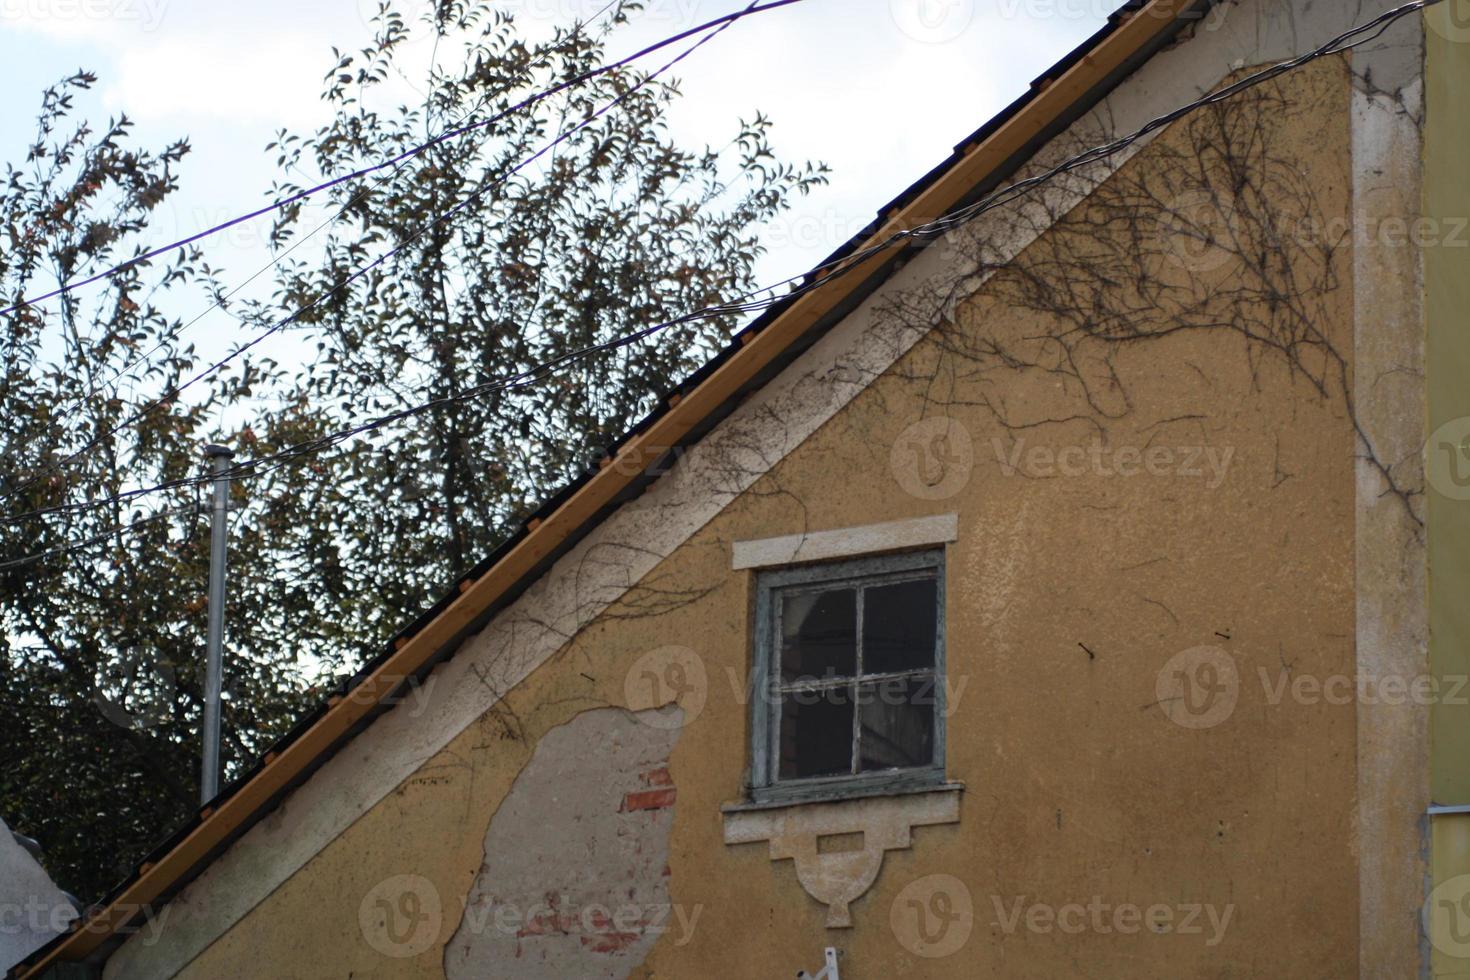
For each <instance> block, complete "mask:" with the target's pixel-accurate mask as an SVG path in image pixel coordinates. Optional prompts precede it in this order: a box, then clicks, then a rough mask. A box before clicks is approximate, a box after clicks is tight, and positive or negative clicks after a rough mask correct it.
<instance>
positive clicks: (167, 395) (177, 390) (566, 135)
mask: <svg viewBox="0 0 1470 980" xmlns="http://www.w3.org/2000/svg"><path fill="white" fill-rule="evenodd" d="M782 2H783V3H793V2H797V0H782ZM767 6H768V7H769V6H770V5H769V4H768V5H767ZM758 9H761V8H759V7H758V5H757V4H756V3H752V4H751V5H750V6H748V7H746V8H745V13H750V12H753V11H755V10H758ZM739 19H740V16H739V15H737V16H734V17H731V18H722V20H723V23H720V24H719V26H718V27H716V28H714V29H713V30H711V31H710V33H708V34H706V35H705V36H704V37H702V38H700V39H699V40H698V41H696V42H695V43H694V44H692V45H690V46H689V47H688V48H687V49H685V50H684V51H683V52H681V53H680V54H679V55H678V56H677V57H675V58H673V59H671V60H670V61H668V62H667V63H665V64H664V65H662V66H661V67H659V68H658V69H656V70H655V71H653V72H652V73H650V74H648V75H646V76H644V77H643V78H641V79H639V80H638V82H637V83H636V84H634V85H633V86H632V87H631V88H629V89H628V90H627V91H625V92H622V93H620V94H619V95H618V96H617V97H616V98H614V99H612V100H611V101H609V102H607V103H605V104H604V105H602V106H601V107H600V108H599V109H598V110H597V111H595V112H593V113H592V114H591V115H589V116H588V117H587V118H586V119H583V120H582V121H581V122H579V123H577V124H576V125H575V126H572V127H571V128H569V129H567V130H565V131H563V132H562V133H560V134H559V135H558V136H557V137H556V138H555V139H553V140H552V141H551V142H550V143H548V144H546V145H545V146H543V147H542V148H541V149H540V150H538V151H537V152H536V153H534V154H532V155H531V156H529V157H527V158H525V159H524V160H522V161H520V162H519V163H518V164H516V165H515V166H514V167H512V168H510V169H509V170H507V171H505V172H503V173H501V174H499V175H498V176H496V177H495V178H494V179H493V180H487V181H484V182H482V183H481V184H480V186H479V187H477V188H476V189H475V190H474V191H473V192H471V193H470V194H469V195H468V196H467V197H465V198H464V199H463V200H461V201H460V202H459V203H457V204H455V205H454V206H453V207H451V208H449V209H448V210H447V211H444V212H442V213H441V214H439V215H438V216H436V217H435V218H434V219H433V220H432V221H430V222H428V223H427V224H425V225H423V226H422V227H420V228H419V229H418V230H417V231H416V232H414V233H413V234H412V235H410V236H409V237H408V238H406V239H404V240H403V241H401V242H399V243H398V244H397V245H395V246H393V247H392V248H391V249H389V250H388V251H386V252H384V253H383V254H382V255H380V256H378V257H377V258H376V259H374V260H373V261H372V262H369V263H368V264H367V265H364V266H362V267H360V268H358V269H357V270H356V271H354V272H352V273H351V274H350V275H348V276H347V277H346V278H344V279H343V280H342V281H341V282H339V283H337V284H336V285H335V286H332V287H331V288H330V289H327V290H325V291H323V292H321V293H318V294H317V296H316V297H315V298H314V299H312V300H311V301H310V302H309V303H307V304H305V305H304V306H301V307H298V308H297V309H296V310H294V311H293V312H292V313H290V314H289V315H288V316H286V317H284V318H283V319H281V320H279V321H277V322H276V323H275V324H273V325H272V326H271V327H270V328H269V329H267V330H265V331H264V332H262V333H260V334H259V335H257V336H256V337H254V338H253V339H252V340H250V341H249V342H248V343H246V344H244V345H242V346H240V347H238V348H236V349H235V350H233V351H231V352H230V353H229V354H227V355H226V356H225V357H223V358H221V359H220V360H218V361H216V362H214V363H213V364H211V365H209V366H208V367H206V368H204V369H202V370H200V371H198V372H196V373H195V374H194V375H193V376H192V377H190V378H189V379H188V380H187V381H185V382H184V383H183V384H180V385H177V386H175V387H173V388H170V389H169V390H168V391H166V392H164V393H163V394H161V395H159V396H158V397H157V398H154V399H153V400H152V401H150V402H148V404H146V405H144V406H143V407H142V408H141V409H139V410H137V411H136V412H134V413H133V414H131V415H129V416H128V417H127V418H125V419H123V420H122V421H121V422H118V423H116V424H115V425H113V426H112V427H111V428H109V429H107V430H105V431H103V432H100V433H98V434H97V435H95V436H93V437H92V438H91V439H89V440H88V441H87V442H86V443H84V444H83V445H82V446H81V447H79V448H78V449H75V450H73V451H72V452H70V453H68V454H67V455H66V456H63V457H61V458H60V459H58V460H55V461H53V462H51V463H49V464H47V465H46V466H45V468H43V469H42V470H41V471H40V472H39V473H36V474H35V475H33V476H32V477H31V478H30V479H28V480H26V481H25V482H23V483H21V484H20V485H19V486H17V487H14V488H12V489H10V490H8V491H6V492H5V493H4V494H0V500H4V499H9V498H11V497H13V496H15V495H16V494H18V493H21V492H23V491H25V490H27V489H29V488H30V487H32V486H34V485H35V484H36V482H37V481H38V480H40V479H41V478H43V477H45V476H47V475H48V474H50V473H55V472H56V471H57V470H58V469H60V468H61V467H64V466H66V465H67V464H69V463H71V462H72V461H73V460H75V459H77V458H78V457H79V456H81V455H83V454H84V453H86V452H87V451H88V450H90V449H92V448H93V447H94V446H96V445H97V444H98V443H100V442H102V441H103V440H104V439H108V438H110V437H112V436H114V435H116V434H117V433H118V432H121V431H122V430H123V429H125V428H127V427H128V426H130V425H132V424H134V423H135V422H138V421H139V420H141V419H143V418H144V417H146V416H147V415H148V414H149V413H150V412H152V411H153V410H154V409H155V408H157V407H158V406H160V405H163V404H167V403H169V402H171V401H173V400H174V399H176V398H177V397H178V396H179V394H181V393H182V392H184V391H185V390H187V389H188V388H190V387H192V386H193V385H195V384H197V383H198V382H199V381H202V380H203V379H204V378H206V377H208V376H209V375H210V374H213V373H214V372H215V371H218V370H219V369H220V368H222V367H224V366H225V365H227V364H229V363H230V362H231V361H233V360H234V359H235V358H237V357H239V356H240V355H241V354H244V353H245V352H247V351H249V350H251V349H252V348H254V347H256V346H257V345H259V344H261V343H263V342H264V341H265V340H267V339H268V338H270V337H272V336H274V335H275V334H276V333H278V332H280V331H281V330H283V329H285V328H286V327H287V326H289V325H290V324H292V323H294V322H295V321H296V320H297V319H299V318H300V317H301V316H302V315H303V314H305V313H307V312H309V311H310V310H312V309H314V308H315V307H316V306H317V305H318V304H320V303H321V302H322V301H323V300H325V299H326V298H328V297H330V296H333V295H335V294H336V293H337V292H338V291H340V290H342V289H344V288H346V287H347V286H350V285H351V284H352V283H354V282H356V281H357V280H358V279H360V278H362V277H363V276H365V275H367V274H368V273H369V272H371V271H372V270H373V269H375V268H377V267H378V266H380V265H382V264H383V263H384V262H386V261H387V260H388V259H390V258H392V257H393V256H395V255H397V254H398V253H399V252H401V251H403V250H404V249H405V248H407V247H408V246H410V245H412V244H413V243H414V242H416V241H418V239H419V238H421V237H422V236H423V235H424V234H425V233H426V232H428V231H430V230H431V229H433V228H435V227H437V226H438V225H439V224H441V223H442V222H444V221H445V220H446V219H448V218H450V217H452V216H453V215H455V214H458V213H459V212H460V211H462V210H463V209H464V208H466V207H468V206H469V205H470V204H473V203H474V202H475V201H476V200H478V199H479V197H480V196H481V195H483V194H484V193H485V192H486V191H487V190H489V189H490V188H491V187H493V186H495V185H496V184H499V183H503V182H504V181H506V180H509V179H510V178H511V177H513V176H514V175H516V174H517V173H519V172H520V171H522V170H524V169H525V168H526V167H528V166H530V165H531V164H533V163H535V162H536V161H537V160H539V159H541V157H543V156H545V155H546V154H547V153H549V152H551V151H552V150H553V149H555V148H556V147H557V146H559V145H561V144H562V143H564V142H566V141H567V140H568V139H570V138H572V137H573V136H575V135H576V134H577V133H579V132H581V131H582V130H584V129H586V128H588V127H589V126H591V125H592V124H593V123H595V122H596V121H597V120H599V119H600V118H602V117H603V116H604V115H606V114H607V113H608V112H610V111H611V110H612V109H614V108H615V107H617V106H618V105H621V104H622V103H623V102H624V101H626V100H627V99H628V98H630V97H631V96H632V95H633V94H634V93H635V92H638V91H639V90H641V89H642V88H643V87H644V86H646V85H648V84H649V83H650V82H652V81H653V80H654V79H656V78H658V77H659V76H660V75H662V74H663V73H664V72H666V71H668V70H669V69H671V68H673V67H674V66H675V65H677V64H679V63H680V62H681V61H683V60H684V59H685V58H687V57H689V56H690V55H691V54H693V53H694V52H695V51H697V50H699V48H701V47H702V46H704V45H705V44H706V43H707V42H709V41H711V40H713V39H714V38H716V37H718V36H719V35H720V34H721V33H723V32H724V31H725V30H727V29H728V28H729V27H730V26H731V25H733V24H734V23H735V22H736V21H737V20H739ZM684 36H687V34H686V35H684Z"/></svg>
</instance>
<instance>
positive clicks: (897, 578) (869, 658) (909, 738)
mask: <svg viewBox="0 0 1470 980" xmlns="http://www.w3.org/2000/svg"><path fill="white" fill-rule="evenodd" d="M756 591H757V608H756V630H757V637H756V662H755V687H754V690H756V691H758V692H761V695H762V696H759V697H755V698H753V699H752V703H753V705H754V709H753V718H752V730H753V732H754V754H753V756H754V757H753V765H752V776H753V778H752V795H753V797H754V798H755V800H756V801H757V802H764V801H771V800H785V799H800V798H807V797H823V796H834V795H842V794H844V793H846V792H849V791H853V792H862V791H869V790H879V789H885V788H899V787H907V786H920V785H930V784H934V783H939V782H943V779H944V704H943V701H944V684H943V677H944V559H943V552H942V551H937V550H936V551H926V552H921V553H913V554H900V555H889V556H886V557H879V558H866V559H859V560H856V561H844V562H833V563H828V564H824V565H817V566H808V567H803V568H797V569H786V570H781V571H771V572H765V573H762V574H761V575H760V576H759V577H758V579H757V590H756Z"/></svg>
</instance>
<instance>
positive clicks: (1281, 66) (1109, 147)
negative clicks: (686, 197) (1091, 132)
mask: <svg viewBox="0 0 1470 980" xmlns="http://www.w3.org/2000/svg"><path fill="white" fill-rule="evenodd" d="M1439 2H1441V0H1412V2H1410V3H1407V4H1404V5H1402V6H1400V7H1396V8H1393V9H1391V10H1389V11H1386V12H1385V13H1383V14H1381V15H1379V16H1378V17H1375V18H1374V19H1373V20H1371V21H1368V22H1366V23H1364V24H1362V25H1359V26H1357V27H1354V28H1351V29H1350V30H1348V31H1346V32H1344V33H1343V34H1340V35H1338V36H1337V37H1335V38H1333V39H1332V40H1331V41H1328V42H1327V43H1326V44H1324V45H1322V46H1321V47H1318V48H1316V49H1314V50H1313V51H1310V52H1308V53H1306V54H1304V55H1301V56H1299V57H1297V58H1293V59H1291V60H1289V61H1284V62H1279V63H1277V64H1275V65H1272V66H1270V67H1268V68H1264V69H1262V70H1261V71H1259V72H1255V73H1253V74H1251V75H1248V76H1246V77H1245V78H1242V79H1240V80H1239V81H1237V82H1235V83H1233V84H1231V85H1229V86H1227V87H1225V88H1223V89H1221V90H1219V92H1217V93H1214V94H1212V95H1207V96H1204V97H1202V98H1200V99H1197V100H1195V101H1194V102H1190V103H1187V104H1186V105H1183V106H1181V107H1179V108H1177V109H1174V110H1171V111H1170V112H1168V113H1165V114H1164V115H1161V116H1157V117H1155V118H1154V119H1151V120H1149V121H1148V122H1146V123H1144V124H1143V126H1141V127H1139V128H1138V129H1136V130H1134V131H1133V132H1131V133H1129V134H1128V135H1126V136H1123V137H1120V138H1118V139H1116V140H1112V141H1110V142H1108V143H1105V144H1102V145H1100V146H1096V147H1093V148H1091V149H1089V150H1086V151H1084V152H1082V153H1080V154H1077V155H1076V156H1074V157H1070V158H1068V159H1067V160H1066V161H1064V162H1063V163H1061V164H1059V165H1057V166H1056V167H1053V168H1052V169H1050V170H1048V171H1046V172H1044V173H1043V174H1039V175H1037V176H1036V177H1033V178H1028V179H1027V180H1024V181H1018V182H1017V183H1016V184H1013V185H1010V186H1008V187H1007V188H1004V189H1002V190H1000V191H996V192H994V193H992V194H990V195H987V196H986V197H984V198H982V199H981V200H980V201H977V202H975V203H974V204H971V205H968V206H966V207H963V208H959V209H956V210H955V211H953V212H951V213H950V214H948V215H944V216H942V217H940V218H938V219H936V220H934V221H930V222H926V223H924V224H923V225H920V226H918V227H916V228H913V229H908V230H904V231H899V232H895V233H894V234H893V235H891V236H889V237H888V238H887V239H885V240H884V241H883V242H880V243H878V244H876V245H873V246H870V247H868V248H864V249H862V250H860V251H858V252H855V253H852V254H851V255H848V256H844V257H843V258H840V259H836V260H833V261H831V262H828V263H824V264H822V265H819V266H817V267H816V268H814V269H812V270H811V271H809V272H807V273H803V274H802V275H799V276H793V277H791V278H789V279H785V280H782V281H781V282H778V283H775V284H774V285H771V286H766V287H762V288H759V289H755V290H751V291H749V292H746V293H744V294H742V295H741V296H740V297H738V298H737V299H736V300H734V301H731V302H729V303H723V304H718V305H715V306H707V307H704V308H702V309H700V310H696V311H694V312H693V313H688V314H684V315H682V316H679V317H676V318H674V319H672V320H666V321H663V322H661V323H658V324H654V325H652V326H649V327H643V328H641V329H639V330H636V331H634V332H632V333H629V334H625V335H622V336H619V337H616V338H613V339H611V340H608V341H606V342H604V343H600V344H596V345H592V346H589V347H584V348H581V349H580V350H577V351H571V352H568V353H566V354H563V355H561V356H559V357H556V358H552V359H551V360H549V361H545V362H542V363H541V364H538V365H535V366H533V367H530V368H527V369H525V370H523V371H520V372H517V373H516V374H513V375H510V376H508V377H505V378H501V379H497V380H495V381H491V382H486V383H484V384H481V385H477V386H475V387H473V388H469V389H466V390H465V391H463V392H460V393H459V394H457V395H446V396H443V397H440V398H436V399H431V400H429V401H426V402H422V403H420V404H418V405H414V406H411V407H409V408H405V409H400V410H398V411H395V412H392V413H389V414H387V415H382V416H378V417H376V418H374V419H371V420H369V421H367V422H364V423H361V424H359V425H355V426H352V427H350V428H347V429H343V430H340V431H338V432H334V433H330V434H328V435H326V436H321V437H319V438H317V439H312V440H307V441H306V442H303V443H300V444H298V445H296V446H292V447H288V448H287V449H283V450H280V451H278V452H276V453H271V454H269V455H266V456H263V457H259V458H257V459H252V460H248V461H246V462H243V463H239V464H236V465H235V466H233V467H231V468H230V469H229V470H227V471H225V473H226V476H227V477H228V478H230V479H232V480H234V479H246V478H249V477H252V476H258V475H261V474H262V473H268V472H270V471H271V470H274V469H276V468H278V467H280V466H283V465H286V464H287V463H289V462H291V461H292V460H293V459H295V458H298V457H301V456H305V455H309V454H311V453H315V452H319V451H321V450H323V449H326V448H329V447H330V446H332V445H335V444H337V443H340V442H343V441H345V440H346V439H349V438H351V437H352V436H354V435H359V434H362V433H364V432H369V431H373V430H376V429H380V428H382V427H384V426H386V425H390V424H392V423H393V422H396V421H401V420H403V419H405V418H410V417H413V416H415V415H419V414H422V413H424V412H427V411H430V410H432V409H434V408H438V407H441V406H444V405H449V404H454V403H457V402H461V401H466V400H469V399H472V398H477V397H480V396H482V395H484V394H487V393H489V392H491V391H496V390H505V389H510V388H518V387H524V386H526V385H528V384H531V383H533V382H534V381H536V380H539V379H540V378H542V377H545V376H547V375H549V374H551V373H553V372H554V371H555V370H557V369H558V368H561V367H563V366H565V365H566V364H568V363H572V362H574V361H578V360H581V359H582V358H584V357H587V356H591V355H593V354H597V353H600V352H603V351H607V350H614V349H618V348H621V347H625V346H628V345H630V344H632V343H636V342H637V341H639V340H642V339H644V338H646V337H649V336H652V335H654V334H656V333H659V332H661V331H663V330H666V329H668V328H670V327H674V326H678V325H680V324H683V323H690V322H694V321H696V320H700V319H708V318H711V317H719V316H727V315H730V314H732V313H737V312H754V311H756V310H759V309H763V308H766V307H770V306H773V305H775V304H776V303H777V302H784V301H788V300H790V299H793V298H795V297H797V296H800V295H802V294H803V293H806V292H808V291H810V290H812V289H815V288H817V287H819V286H821V285H823V284H825V283H827V282H830V281H832V280H833V279H835V278H837V277H839V276H841V275H842V274H843V273H844V272H845V271H847V270H848V269H851V268H852V267H853V266H854V265H855V264H860V263H861V262H862V261H864V260H865V259H866V258H868V257H871V256H872V255H874V254H877V253H879V252H882V251H884V250H886V249H888V248H891V247H892V246H893V245H894V244H896V243H898V242H900V241H904V240H908V239H916V240H924V239H928V238H932V237H934V235H936V234H939V233H941V232H943V231H946V230H950V229H952V228H955V227H959V226H960V225H962V224H964V223H965V222H968V221H971V220H973V219H974V218H976V217H978V216H979V215H980V214H983V213H984V212H986V211H989V210H991V209H993V208H996V207H999V206H1001V205H1003V204H1006V203H1009V202H1010V201H1011V200H1013V199H1014V198H1015V197H1017V196H1019V194H1020V193H1024V192H1025V191H1028V190H1030V189H1031V188H1034V187H1036V186H1038V185H1039V184H1040V183H1042V182H1044V181H1045V180H1050V179H1052V178H1054V177H1056V176H1057V175H1059V174H1061V173H1065V172H1067V171H1069V170H1073V169H1076V168H1077V167H1079V166H1082V165H1083V164H1084V163H1088V162H1095V161H1096V160H1099V159H1102V158H1104V157H1106V156H1109V155H1112V154H1115V153H1117V152H1118V151H1120V150H1122V149H1124V148H1126V147H1127V146H1128V145H1130V144H1132V143H1134V142H1136V141H1137V140H1139V139H1142V138H1143V137H1144V136H1147V135H1148V134H1150V133H1152V132H1154V131H1155V130H1157V129H1158V128H1159V127H1160V126H1162V125H1166V124H1167V122H1171V121H1174V120H1177V119H1179V118H1181V117H1183V116H1185V115H1188V114H1189V113H1191V112H1193V111H1195V110H1197V109H1200V108H1202V107H1204V106H1207V105H1212V104H1214V103H1216V102H1219V101H1221V100H1222V98H1228V97H1229V96H1232V95H1236V94H1239V93H1240V92H1242V91H1245V90H1246V89H1248V88H1250V87H1253V86H1254V85H1258V84H1260V83H1262V82H1264V81H1267V80H1269V79H1271V78H1275V77H1277V76H1279V75H1281V74H1284V73H1285V72H1288V71H1291V70H1293V69H1295V68H1298V67H1301V66H1302V65H1305V64H1307V63H1309V62H1311V61H1314V60H1316V59H1317V58H1321V57H1324V56H1326V55H1330V54H1338V53H1341V52H1343V51H1347V50H1350V49H1352V48H1354V47H1356V46H1358V45H1360V44H1364V43H1366V42H1369V41H1372V40H1374V39H1376V38H1377V37H1378V36H1379V35H1381V34H1382V33H1383V32H1384V30H1386V29H1387V27H1388V26H1389V25H1391V24H1392V23H1393V22H1395V21H1397V20H1399V19H1400V18H1402V17H1404V16H1406V15H1407V14H1410V13H1413V12H1415V11H1418V10H1422V9H1424V8H1426V7H1430V6H1433V5H1435V4H1437V3H1439ZM1013 188H1020V191H1019V192H1018V193H1012V190H1013ZM828 269H830V271H825V272H824V271H823V270H828ZM803 280H804V281H803ZM792 283H800V285H798V286H797V287H796V288H795V289H793V290H791V291H790V292H788V293H786V294H784V295H783V296H781V297H774V296H773V297H771V298H770V299H761V300H750V301H747V300H748V297H752V296H757V295H759V294H761V293H768V292H771V291H772V290H775V289H778V288H780V287H781V286H783V285H787V284H792ZM267 464H269V465H268V466H267ZM261 467H267V468H264V469H262V468H261ZM215 478H216V475H215V474H203V475H199V476H193V477H183V478H180V479H177V480H172V481H169V482H166V483H161V484H157V485H155V486H151V487H144V488H139V489H136V490H130V491H124V492H123V493H119V494H115V495H113V496H111V497H106V498H99V499H97V500H92V501H87V502H84V503H77V504H61V505H57V506H55V507H49V508H40V509H37V510H33V511H29V512H26V513H22V514H16V515H11V516H9V517H6V518H4V519H3V521H4V522H5V523H12V524H13V523H17V522H19V521H22V520H28V519H34V518H37V517H45V516H50V515H54V514H62V513H78V512H82V511H85V510H89V509H92V508H95V507H99V506H105V505H110V504H112V503H117V502H121V501H124V500H129V499H132V498H135V497H138V496H142V495H146V494H150V493H157V492H161V491H165V490H171V489H177V488H180V487H187V486H194V485H199V484H202V483H204V482H208V481H212V480H213V479H215Z"/></svg>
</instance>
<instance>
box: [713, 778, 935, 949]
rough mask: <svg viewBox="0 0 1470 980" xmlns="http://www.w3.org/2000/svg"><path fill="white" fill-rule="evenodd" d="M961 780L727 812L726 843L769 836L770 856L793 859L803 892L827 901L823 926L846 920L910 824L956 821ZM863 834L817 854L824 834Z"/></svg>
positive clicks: (905, 842)
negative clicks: (845, 846)
mask: <svg viewBox="0 0 1470 980" xmlns="http://www.w3.org/2000/svg"><path fill="white" fill-rule="evenodd" d="M959 820H960V788H959V787H958V786H954V787H946V788H944V789H939V790H935V791H932V792H926V793H913V794H908V795H903V796H877V797H871V798H865V799H855V800H841V801H833V802H829V803H804V804H794V805H791V806H782V807H773V808H770V809H754V810H752V809H738V808H732V809H728V810H727V811H726V812H725V843H726V844H754V843H758V842H760V841H770V847H771V860H772V861H782V860H788V859H789V860H791V861H794V862H795V863H796V878H797V880H798V881H800V882H801V887H802V888H805V889H806V893H807V894H808V895H810V896H811V897H812V898H815V899H816V900H817V901H819V902H821V903H822V904H823V905H825V906H827V928H828V929H847V928H850V927H851V926H852V915H851V913H850V912H849V911H848V906H849V905H851V904H852V903H853V902H854V901H856V900H857V899H859V898H861V897H862V896H863V895H865V894H867V891H868V889H869V888H871V887H872V886H873V882H875V881H877V880H878V872H879V871H880V870H882V868H883V855H884V853H885V852H887V851H897V850H905V849H907V848H909V847H911V846H913V834H912V831H913V828H914V827H920V826H928V825H934V824H946V823H959ZM844 834H862V835H863V843H862V846H861V847H860V848H858V849H856V850H848V851H836V852H829V853H826V854H823V853H822V852H821V850H820V848H819V846H818V842H819V841H820V840H821V839H822V838H823V837H836V836H841V835H844Z"/></svg>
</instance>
